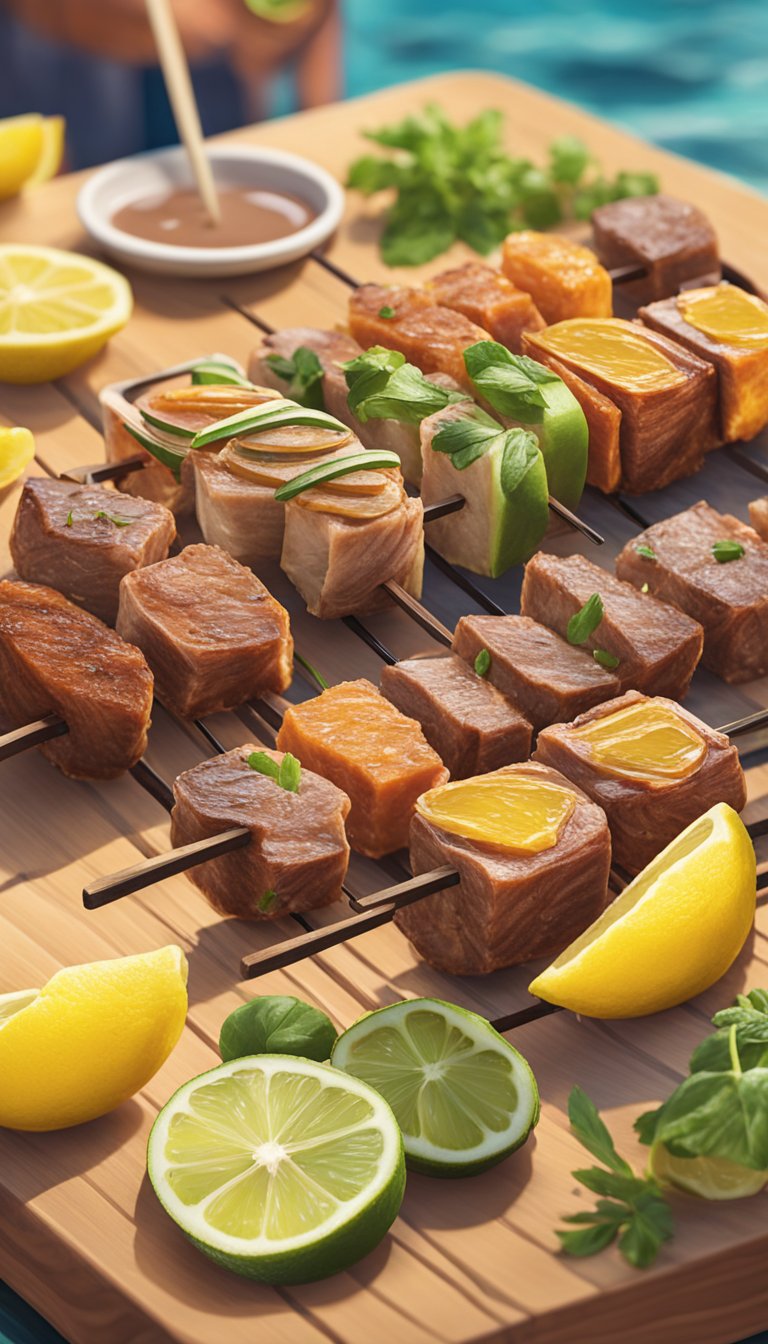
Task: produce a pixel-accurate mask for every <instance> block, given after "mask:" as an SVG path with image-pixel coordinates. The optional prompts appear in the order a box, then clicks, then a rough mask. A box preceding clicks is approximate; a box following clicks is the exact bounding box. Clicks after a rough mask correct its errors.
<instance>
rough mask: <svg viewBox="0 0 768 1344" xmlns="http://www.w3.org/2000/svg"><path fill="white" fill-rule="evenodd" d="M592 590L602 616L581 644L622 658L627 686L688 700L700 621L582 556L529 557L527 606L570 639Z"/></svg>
mask: <svg viewBox="0 0 768 1344" xmlns="http://www.w3.org/2000/svg"><path fill="white" fill-rule="evenodd" d="M640 586H641V585H640V584H638V587H640ZM593 593H598V594H599V595H600V597H601V599H602V603H603V612H604V614H603V618H602V620H601V621H600V623H599V625H598V626H597V627H596V628H595V629H594V630H593V631H592V633H591V634H590V635H589V636H588V637H587V638H586V639H585V640H584V641H583V645H582V647H584V648H585V649H587V650H588V651H589V652H592V651H593V650H594V649H601V650H603V651H604V652H605V653H608V654H612V655H613V656H614V657H615V658H618V660H619V662H618V666H617V667H616V668H615V673H616V676H617V678H618V680H619V684H620V689H621V690H622V691H628V690H636V691H644V692H645V694H646V695H668V696H670V697H671V698H672V699H673V700H682V698H683V696H684V695H685V693H686V691H687V690H688V687H689V685H690V683H691V677H692V676H693V673H694V670H695V668H696V664H697V663H698V661H699V659H700V657H701V650H702V646H703V641H704V632H703V630H702V628H701V626H700V625H699V624H698V622H697V621H695V620H691V619H690V617H689V616H685V615H683V614H682V613H681V612H680V611H678V610H676V609H675V607H674V606H669V605H668V604H667V603H666V602H658V601H656V600H655V599H654V598H653V597H648V596H645V595H643V594H640V593H638V592H637V591H636V590H635V589H634V588H633V587H632V584H631V583H623V582H622V581H621V579H617V578H615V577H614V575H613V574H609V573H608V572H607V571H606V570H604V569H601V568H600V566H599V565H593V564H592V562H591V560H586V559H585V558H584V556H583V555H571V556H565V557H560V556H556V555H545V554H544V553H543V552H542V551H540V552H539V554H538V555H535V556H534V557H533V559H532V560H529V561H528V564H527V565H526V567H525V578H524V579H523V593H522V611H523V614H524V615H525V616H532V617H533V619H534V620H535V621H541V622H542V624H545V625H548V626H549V627H550V629H552V630H556V631H557V632H558V634H561V635H562V636H563V637H566V636H567V629H568V622H569V621H570V619H571V617H572V616H574V615H575V614H576V612H577V611H579V610H580V608H581V607H583V606H584V605H585V603H586V602H588V601H589V598H590V597H591V596H592V594H593ZM660 596H662V594H660Z"/></svg>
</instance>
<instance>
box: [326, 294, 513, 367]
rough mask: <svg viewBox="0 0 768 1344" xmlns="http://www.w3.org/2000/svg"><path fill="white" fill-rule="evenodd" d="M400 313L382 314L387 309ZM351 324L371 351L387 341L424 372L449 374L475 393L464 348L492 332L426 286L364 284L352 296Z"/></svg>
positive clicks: (387, 343) (351, 329)
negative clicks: (434, 298) (447, 304)
mask: <svg viewBox="0 0 768 1344" xmlns="http://www.w3.org/2000/svg"><path fill="white" fill-rule="evenodd" d="M390 309H391V310H392V311H393V313H394V317H382V316H381V313H382V310H384V311H389V310H390ZM349 327H350V331H351V332H352V335H353V336H354V338H355V340H356V341H359V342H360V345H362V346H364V347H365V348H366V349H367V348H368V347H369V346H371V345H383V346H385V347H386V348H387V349H388V350H399V351H400V352H401V354H403V355H405V358H406V359H407V360H408V361H409V362H410V363H411V364H416V365H417V367H418V368H420V369H421V370H422V372H424V373H447V374H448V375H449V377H451V378H455V380H456V382H457V383H458V384H459V386H460V387H464V388H466V390H467V391H468V392H471V391H472V385H471V383H470V381H469V378H468V376H467V371H466V369H465V367H464V351H465V350H466V348H467V346H468V345H475V343H476V342H477V341H487V340H489V339H490V338H489V335H488V332H487V331H485V330H484V328H483V327H478V326H477V325H476V324H475V323H474V322H470V321H469V318H466V317H464V316H463V315H462V314H461V313H455V312H453V311H452V310H451V309H450V308H441V307H440V305H439V304H436V303H433V302H432V300H431V298H430V296H429V295H428V294H427V293H426V292H425V291H424V290H421V289H406V288H405V287H402V288H397V287H395V286H385V285H362V286H361V287H360V289H356V290H355V291H354V293H353V294H352V297H351V298H350V300H349Z"/></svg>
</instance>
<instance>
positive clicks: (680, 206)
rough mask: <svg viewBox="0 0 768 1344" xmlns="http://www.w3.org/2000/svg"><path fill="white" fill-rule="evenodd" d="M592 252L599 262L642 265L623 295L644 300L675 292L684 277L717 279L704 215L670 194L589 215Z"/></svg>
mask: <svg viewBox="0 0 768 1344" xmlns="http://www.w3.org/2000/svg"><path fill="white" fill-rule="evenodd" d="M592 229H593V232H594V240H595V251H596V252H597V255H598V257H599V258H600V260H601V262H602V263H603V265H604V266H607V267H608V268H609V269H611V270H612V269H614V268H617V267H619V266H644V267H645V268H646V274H645V275H644V276H643V277H642V279H638V280H632V281H628V282H627V283H626V284H623V285H622V286H621V292H622V294H627V295H628V296H629V297H630V298H633V299H636V300H637V302H638V303H648V302H650V301H652V300H653V299H666V298H667V297H668V296H669V295H670V294H676V293H677V291H678V289H680V287H681V285H682V284H683V283H684V282H685V281H686V280H695V279H698V278H699V277H701V278H702V279H703V278H704V277H705V276H706V277H707V278H708V279H711V280H719V279H720V258H719V256H718V251H717V238H716V237H715V231H714V229H713V228H712V225H711V224H710V222H709V220H708V219H707V217H706V215H704V214H702V212H701V210H698V209H697V208H696V206H695V205H689V204H688V202H687V201H678V200H676V199H675V197H674V196H665V195H663V194H659V195H658V196H628V197H627V198H626V200H623V201H612V202H611V203H610V204H609V205H601V206H600V207H599V208H598V209H597V210H595V212H594V214H593V215H592Z"/></svg>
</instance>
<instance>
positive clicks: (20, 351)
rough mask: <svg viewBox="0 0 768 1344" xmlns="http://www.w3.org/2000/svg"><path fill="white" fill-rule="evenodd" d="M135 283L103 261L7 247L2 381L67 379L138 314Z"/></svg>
mask: <svg viewBox="0 0 768 1344" xmlns="http://www.w3.org/2000/svg"><path fill="white" fill-rule="evenodd" d="M132 306H133V296H132V294H131V288H130V285H129V284H128V281H127V280H126V279H125V278H124V277H123V276H122V275H119V274H118V272H117V271H114V270H113V269H112V268H111V267H110V266H105V265H104V264H103V262H100V261H94V259H93V258H92V257H87V256H81V255H79V254H77V253H74V252H62V251H59V250H58V249H57V248H52V247H36V246H33V245H31V244H29V245H27V244H24V243H16V244H12V243H5V244H2V245H0V380H2V381H5V382H12V383H36V382H46V381H48V380H50V379H54V378H61V377H63V376H64V375H65V374H67V373H71V371H72V370H73V369H75V368H77V367H78V366H79V365H80V364H82V363H83V362H84V361H85V360H86V359H89V358H90V357H91V356H92V355H94V354H96V353H97V351H99V350H100V349H101V348H102V346H103V345H104V344H105V343H106V341H107V340H108V339H109V337H110V336H112V335H113V334H114V333H115V332H116V331H119V330H120V328H121V327H124V326H125V324H126V322H127V321H128V318H129V317H130V315H131V309H132Z"/></svg>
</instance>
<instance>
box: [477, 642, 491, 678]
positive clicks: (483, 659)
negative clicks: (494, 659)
mask: <svg viewBox="0 0 768 1344" xmlns="http://www.w3.org/2000/svg"><path fill="white" fill-rule="evenodd" d="M473 667H474V669H475V671H476V673H477V675H478V677H487V676H488V673H489V671H490V668H491V655H490V653H489V652H488V650H487V649H481V650H480V652H479V653H478V655H477V657H476V658H475V661H474V663H473Z"/></svg>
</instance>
